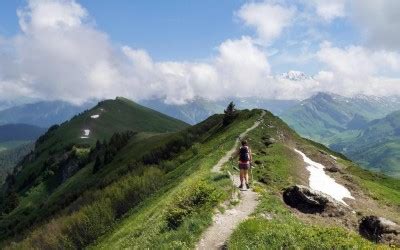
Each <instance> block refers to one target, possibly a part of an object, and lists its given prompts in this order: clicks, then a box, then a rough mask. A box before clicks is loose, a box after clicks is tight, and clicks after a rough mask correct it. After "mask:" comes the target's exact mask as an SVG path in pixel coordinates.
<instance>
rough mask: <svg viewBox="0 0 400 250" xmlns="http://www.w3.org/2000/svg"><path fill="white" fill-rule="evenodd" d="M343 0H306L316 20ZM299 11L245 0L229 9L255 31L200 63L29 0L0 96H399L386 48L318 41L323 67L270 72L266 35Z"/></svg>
mask: <svg viewBox="0 0 400 250" xmlns="http://www.w3.org/2000/svg"><path fill="white" fill-rule="evenodd" d="M384 1H390V0H384ZM344 6H345V3H344V1H315V6H314V7H315V15H316V16H321V18H322V20H323V21H325V22H326V21H332V20H333V19H335V18H342V17H344V16H345V14H344V13H345V11H344V9H343V8H345V7H344ZM367 11H370V9H368V10H367ZM298 12H299V10H298V9H297V8H296V6H288V5H283V4H279V3H277V2H276V1H272V2H269V1H263V2H250V3H246V4H244V5H243V6H242V7H241V8H240V9H239V10H238V12H237V13H236V15H237V16H238V17H239V18H240V20H242V22H243V24H244V25H245V26H248V27H251V28H252V29H254V31H255V35H254V37H253V36H242V37H240V38H236V39H227V40H225V41H223V42H222V43H221V44H220V45H218V46H217V53H216V55H215V56H214V57H213V58H211V59H209V60H208V61H206V62H204V61H191V62H188V61H183V62H182V61H155V60H154V59H153V58H152V57H151V55H150V54H149V53H148V52H147V51H145V50H143V49H137V48H131V47H130V46H122V47H120V46H116V45H115V44H113V42H112V41H111V39H110V38H109V37H108V35H107V34H106V33H104V32H102V31H100V30H98V29H97V28H96V26H95V24H94V21H93V20H92V19H91V17H90V14H89V13H88V12H87V10H86V9H85V8H83V7H82V6H81V5H79V4H78V3H77V2H75V1H74V0H29V1H28V3H27V6H26V7H25V8H23V9H20V10H18V12H17V14H18V18H19V25H20V30H21V32H20V34H19V35H17V36H15V37H12V38H0V54H1V55H2V56H1V58H0V98H1V99H3V100H13V99H16V98H20V97H27V96H29V97H31V98H36V99H60V100H66V101H70V102H73V103H81V102H84V101H86V100H88V99H91V98H114V97H115V96H118V95H122V96H126V97H128V98H132V99H135V100H138V99H148V98H163V99H165V101H166V102H167V103H175V104H181V103H185V102H187V101H189V100H191V99H193V98H195V97H196V96H201V97H205V98H210V99H219V98H223V97H228V96H239V97H248V96H258V97H265V98H272V99H302V98H306V97H308V96H310V95H312V94H313V93H315V92H317V91H332V92H336V93H341V94H347V95H352V94H357V93H366V94H379V95H389V94H400V90H399V81H398V79H396V78H393V77H390V76H392V75H393V74H396V72H399V70H400V55H399V53H398V52H396V51H395V50H390V49H386V48H379V49H374V48H367V47H362V46H353V45H351V46H348V47H345V48H340V47H335V46H334V45H332V44H330V43H329V42H321V45H320V47H319V49H318V51H315V52H314V53H313V55H311V56H310V58H313V59H315V60H317V61H318V62H319V63H320V64H321V65H322V66H321V69H320V72H319V73H317V74H316V75H315V76H314V77H313V78H307V79H301V80H299V81H293V80H290V79H285V78H282V77H276V76H275V75H274V72H273V71H272V68H273V65H271V64H270V60H269V58H268V56H267V55H268V54H269V51H270V50H272V48H271V45H272V44H273V43H274V41H275V40H276V39H278V38H279V37H280V35H281V34H282V33H283V32H285V30H287V29H289V28H290V27H291V26H292V25H294V20H295V18H296V15H300V14H299V13H298ZM360 15H361V14H360ZM366 25H367V24H366ZM372 26H373V25H372ZM398 27H399V25H397V28H398ZM369 30H370V32H375V31H374V29H372V28H371V29H369Z"/></svg>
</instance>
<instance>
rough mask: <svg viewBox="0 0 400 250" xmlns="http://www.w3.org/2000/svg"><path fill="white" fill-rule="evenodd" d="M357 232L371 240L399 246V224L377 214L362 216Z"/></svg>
mask: <svg viewBox="0 0 400 250" xmlns="http://www.w3.org/2000/svg"><path fill="white" fill-rule="evenodd" d="M359 232H360V234H361V235H362V236H364V237H365V238H367V239H369V240H371V241H374V242H378V243H385V244H391V245H396V246H400V226H399V225H398V224H396V223H394V222H393V221H390V220H388V219H385V218H382V217H377V216H366V217H363V218H362V219H361V221H360V226H359Z"/></svg>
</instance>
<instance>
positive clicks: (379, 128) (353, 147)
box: [331, 111, 400, 177]
mask: <svg viewBox="0 0 400 250" xmlns="http://www.w3.org/2000/svg"><path fill="white" fill-rule="evenodd" d="M331 147H332V148H333V149H335V150H338V151H341V152H343V153H344V154H346V155H348V156H349V157H350V158H351V159H353V160H354V161H357V162H359V163H360V164H362V165H365V166H367V167H368V168H369V169H371V170H374V171H378V172H381V173H385V174H388V175H391V176H397V177H400V151H399V149H400V111H396V112H393V113H391V114H389V115H388V116H386V117H384V118H382V119H378V120H374V121H372V122H370V123H369V124H368V125H367V126H366V128H365V129H363V130H362V131H361V133H360V135H359V136H358V137H356V138H354V139H352V140H348V141H346V142H341V143H336V144H333V145H331Z"/></svg>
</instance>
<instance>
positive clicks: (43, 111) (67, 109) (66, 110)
mask: <svg viewBox="0 0 400 250" xmlns="http://www.w3.org/2000/svg"><path fill="white" fill-rule="evenodd" d="M93 105H95V103H94V102H87V103H85V104H82V105H72V104H70V103H67V102H63V101H48V102H47V101H43V102H37V103H31V104H24V105H20V106H14V107H10V108H7V109H4V110H2V111H0V125H4V124H15V123H23V124H30V125H35V126H38V127H42V128H48V127H50V126H51V125H54V124H59V123H62V122H64V121H66V120H69V119H71V118H72V117H73V116H74V115H76V114H79V113H81V112H82V111H84V110H86V109H88V108H90V107H92V106H93Z"/></svg>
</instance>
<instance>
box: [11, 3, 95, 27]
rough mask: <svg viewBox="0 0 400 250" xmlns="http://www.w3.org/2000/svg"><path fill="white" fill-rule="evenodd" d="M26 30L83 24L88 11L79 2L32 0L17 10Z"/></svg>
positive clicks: (21, 23) (20, 21) (22, 25)
mask: <svg viewBox="0 0 400 250" xmlns="http://www.w3.org/2000/svg"><path fill="white" fill-rule="evenodd" d="M17 14H18V17H19V24H20V26H21V29H22V30H23V31H24V32H30V31H35V30H38V29H47V28H70V27H76V26H79V25H81V24H82V20H83V19H84V18H86V17H87V15H88V14H87V12H86V10H85V9H84V8H82V7H81V6H80V5H79V4H77V3H75V2H73V1H67V0H56V1H54V0H30V1H28V6H27V7H26V8H24V9H21V10H18V11H17Z"/></svg>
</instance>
